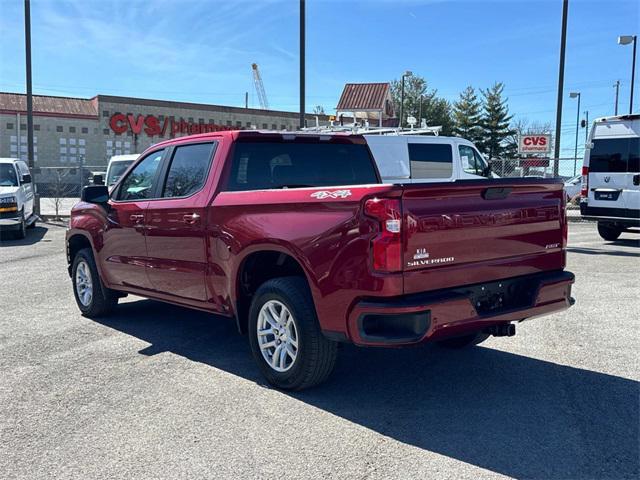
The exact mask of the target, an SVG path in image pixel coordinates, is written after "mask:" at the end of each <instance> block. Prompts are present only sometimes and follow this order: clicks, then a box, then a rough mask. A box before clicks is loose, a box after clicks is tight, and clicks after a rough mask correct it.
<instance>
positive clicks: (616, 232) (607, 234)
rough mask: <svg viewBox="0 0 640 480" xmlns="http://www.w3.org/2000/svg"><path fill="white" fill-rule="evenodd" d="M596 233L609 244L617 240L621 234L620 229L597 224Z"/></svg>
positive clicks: (609, 225) (605, 224)
mask: <svg viewBox="0 0 640 480" xmlns="http://www.w3.org/2000/svg"><path fill="white" fill-rule="evenodd" d="M598 233H599V234H600V236H601V237H602V238H603V239H604V240H607V241H609V242H613V241H614V240H617V239H618V237H619V236H620V234H621V233H622V229H621V228H618V227H614V226H613V225H611V224H608V223H603V222H598Z"/></svg>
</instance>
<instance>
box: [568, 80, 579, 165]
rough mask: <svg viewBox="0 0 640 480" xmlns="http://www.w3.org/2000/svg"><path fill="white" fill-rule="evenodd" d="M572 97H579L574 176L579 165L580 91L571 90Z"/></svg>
mask: <svg viewBox="0 0 640 480" xmlns="http://www.w3.org/2000/svg"><path fill="white" fill-rule="evenodd" d="M569 96H570V97H571V98H576V97H577V98H578V109H577V110H576V149H575V150H574V152H573V176H574V177H575V175H576V170H577V166H578V131H579V130H580V96H581V95H580V92H571V93H570V94H569Z"/></svg>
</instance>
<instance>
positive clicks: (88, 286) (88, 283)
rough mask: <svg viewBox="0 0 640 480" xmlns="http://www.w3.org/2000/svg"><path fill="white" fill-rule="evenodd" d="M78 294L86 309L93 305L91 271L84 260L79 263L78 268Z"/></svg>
mask: <svg viewBox="0 0 640 480" xmlns="http://www.w3.org/2000/svg"><path fill="white" fill-rule="evenodd" d="M76 293H77V294H78V299H79V300H80V303H82V305H84V306H85V307H88V306H89V305H91V300H92V299H93V282H92V280H91V270H90V269H89V265H88V264H87V262H85V261H84V260H82V261H80V262H78V266H77V267H76Z"/></svg>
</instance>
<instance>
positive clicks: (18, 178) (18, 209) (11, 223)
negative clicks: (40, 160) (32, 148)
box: [0, 158, 38, 238]
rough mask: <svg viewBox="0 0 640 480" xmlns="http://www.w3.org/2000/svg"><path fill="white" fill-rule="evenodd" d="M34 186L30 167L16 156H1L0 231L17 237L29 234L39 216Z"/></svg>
mask: <svg viewBox="0 0 640 480" xmlns="http://www.w3.org/2000/svg"><path fill="white" fill-rule="evenodd" d="M33 206H34V188H33V183H32V181H31V172H30V171H29V167H28V166H27V164H26V163H25V162H23V161H22V160H18V159H16V158H0V231H5V230H9V231H12V232H13V233H14V234H15V236H16V237H17V238H24V237H25V236H26V235H27V231H26V229H27V227H34V226H35V224H36V221H37V220H38V217H37V216H36V215H35V213H34V210H33Z"/></svg>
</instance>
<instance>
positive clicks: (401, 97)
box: [398, 70, 413, 129]
mask: <svg viewBox="0 0 640 480" xmlns="http://www.w3.org/2000/svg"><path fill="white" fill-rule="evenodd" d="M411 75H413V74H412V73H411V72H410V71H409V70H405V72H404V73H403V74H402V82H401V86H400V122H399V123H398V126H399V127H400V128H401V129H402V124H403V121H402V117H403V115H404V78H405V77H410V76H411Z"/></svg>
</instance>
